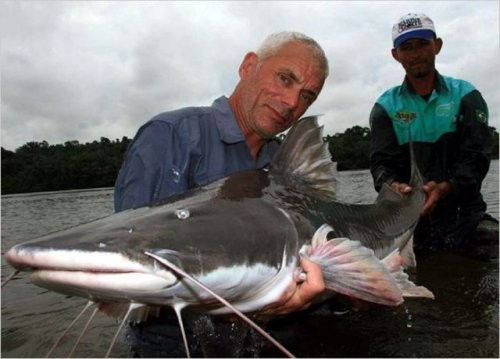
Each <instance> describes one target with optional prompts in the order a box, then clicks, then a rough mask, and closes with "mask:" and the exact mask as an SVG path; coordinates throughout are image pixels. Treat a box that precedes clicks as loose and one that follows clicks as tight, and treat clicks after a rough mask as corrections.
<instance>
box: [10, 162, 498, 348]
mask: <svg viewBox="0 0 500 359" xmlns="http://www.w3.org/2000/svg"><path fill="white" fill-rule="evenodd" d="M498 189H499V187H498V161H492V163H491V169H490V172H489V173H488V176H487V178H486V180H485V181H484V183H483V195H484V197H485V200H486V202H487V203H488V211H489V213H490V214H492V215H493V216H495V217H496V218H498V202H499V197H498ZM340 190H341V191H340V192H341V193H342V196H343V199H344V200H345V201H347V202H350V203H370V202H373V200H374V199H375V197H376V193H375V191H374V190H373V189H372V181H371V177H370V175H369V172H368V171H348V172H341V173H340ZM1 205H2V208H1V209H2V211H1V219H2V236H1V245H2V267H1V268H2V279H3V278H4V277H5V276H6V275H8V274H9V273H10V272H11V268H10V267H9V266H8V265H6V263H5V261H4V259H3V254H4V252H5V251H6V250H7V249H8V248H10V247H11V246H12V245H14V244H16V243H20V242H23V241H26V240H28V239H31V238H34V237H36V236H39V235H42V234H45V233H49V232H52V231H55V230H59V229H63V228H67V227H70V226H73V225H77V224H80V223H84V222H87V221H90V220H93V219H97V218H100V217H103V216H106V215H108V214H111V213H112V212H113V191H112V189H111V188H105V189H95V190H82V191H64V192H45V193H35V194H21V195H7V196H2V202H1ZM414 279H415V280H416V282H417V283H418V284H421V285H425V286H426V287H427V288H429V289H431V290H432V291H433V292H434V294H435V296H436V299H435V300H422V299H407V300H406V301H405V302H404V303H403V304H402V305H401V306H399V307H397V308H383V307H374V308H370V309H368V310H362V311H358V312H355V311H336V310H331V311H318V312H316V313H314V314H313V315H310V314H308V313H307V312H304V313H297V314H295V315H293V316H291V317H290V318H285V319H283V320H282V321H284V322H285V324H286V328H287V329H286V333H280V335H279V339H280V341H281V342H282V343H283V344H284V345H285V346H286V347H287V348H288V349H289V350H290V351H291V352H292V353H294V354H295V355H296V356H299V357H495V358H498V356H499V336H498V321H499V311H498V260H496V261H494V262H482V261H477V260H472V259H467V258H464V257H461V256H458V255H452V254H449V253H441V252H440V253H435V254H432V255H430V256H427V257H425V258H423V259H419V260H418V268H417V276H416V278H414ZM1 297H2V313H1V315H2V317H1V327H2V337H1V355H2V357H25V358H27V357H44V356H45V355H46V354H47V352H48V350H49V349H50V347H51V346H52V344H53V342H54V341H55V339H56V338H57V336H58V334H59V333H61V332H62V331H63V330H64V329H65V328H66V326H67V325H68V324H69V323H70V322H71V321H72V320H73V319H74V318H75V316H76V315H77V314H78V313H79V312H80V310H81V309H82V308H83V306H84V305H85V303H86V301H85V300H84V299H80V298H75V297H65V296H63V295H60V294H57V293H53V292H50V291H47V290H46V289H42V288H39V287H36V286H34V285H32V284H30V283H29V276H28V275H26V274H21V275H18V276H17V277H16V278H15V279H14V280H12V281H11V282H9V283H8V284H7V286H6V287H5V288H4V289H2V292H1ZM287 320H288V321H289V323H286V321H287ZM85 321H86V319H82V320H81V323H79V324H77V328H75V330H73V331H71V332H70V333H69V334H68V336H67V337H66V338H65V340H64V341H63V342H62V343H61V344H60V346H59V347H58V348H57V349H56V350H55V351H54V353H53V355H54V356H58V357H66V356H67V355H68V353H69V352H70V351H71V348H72V346H73V343H74V342H75V341H76V338H77V337H78V335H79V333H80V329H81V328H82V327H83V325H84V323H85ZM117 327H118V323H117V321H116V320H115V319H111V318H108V317H106V316H103V315H98V316H97V317H96V319H95V320H94V321H93V322H92V323H91V324H90V329H89V330H88V332H87V333H86V334H85V336H84V337H83V339H82V341H81V343H80V345H79V346H78V348H77V350H76V352H75V354H74V356H75V357H102V356H104V355H105V353H106V350H107V348H108V345H109V343H110V342H111V340H112V337H113V335H114V333H115V331H116V329H117ZM270 329H272V324H271V326H270ZM228 345H231V344H230V343H229V344H228ZM131 355H132V353H131V352H130V350H129V348H128V346H127V344H126V342H125V341H124V339H123V337H120V339H119V341H118V343H117V344H116V345H115V347H114V349H113V352H112V353H111V356H114V357H129V356H131ZM272 355H278V356H279V355H280V353H274V354H272Z"/></svg>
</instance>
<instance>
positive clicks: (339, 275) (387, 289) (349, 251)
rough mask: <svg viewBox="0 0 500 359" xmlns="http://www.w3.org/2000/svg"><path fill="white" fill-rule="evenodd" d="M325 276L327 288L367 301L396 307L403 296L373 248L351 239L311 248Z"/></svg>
mask: <svg viewBox="0 0 500 359" xmlns="http://www.w3.org/2000/svg"><path fill="white" fill-rule="evenodd" d="M309 258H310V259H311V260H312V261H314V262H316V263H317V264H318V265H319V266H320V267H321V271H322V273H323V280H324V282H325V287H326V288H327V289H329V290H332V291H334V292H337V293H341V294H344V295H347V296H350V297H354V298H358V299H362V300H364V301H367V302H372V303H377V304H383V305H389V306H396V305H399V304H401V303H402V302H403V293H402V291H401V290H400V289H399V286H398V284H397V282H396V280H395V278H394V277H393V276H392V275H391V273H390V271H389V270H388V269H387V268H386V266H385V265H384V263H383V262H382V261H381V260H379V259H378V258H377V257H376V256H375V254H374V252H373V251H372V250H371V249H368V248H366V247H364V246H363V245H362V244H361V243H360V242H358V241H352V240H350V239H348V238H334V239H330V240H329V241H327V242H324V243H322V244H317V245H316V246H314V247H312V248H310V249H309Z"/></svg>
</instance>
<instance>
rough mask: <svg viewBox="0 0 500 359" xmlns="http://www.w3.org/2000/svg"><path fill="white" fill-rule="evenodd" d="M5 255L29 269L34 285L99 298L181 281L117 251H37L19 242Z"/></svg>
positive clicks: (124, 295) (17, 265) (122, 298)
mask: <svg viewBox="0 0 500 359" xmlns="http://www.w3.org/2000/svg"><path fill="white" fill-rule="evenodd" d="M5 257H6V260H7V262H9V263H10V264H11V265H12V266H13V267H15V268H16V269H20V270H23V271H28V270H30V271H31V272H32V274H31V281H32V282H33V283H34V284H37V285H40V286H42V287H44V288H47V289H50V290H54V291H57V292H59V293H62V294H66V295H79V296H83V297H87V298H89V299H91V300H96V301H130V300H131V299H132V298H133V297H134V296H136V295H137V296H140V294H141V293H145V292H155V291H161V290H164V289H165V288H167V287H170V286H172V285H173V284H175V283H176V282H177V281H178V280H177V278H176V277H175V276H174V275H173V274H172V273H171V272H169V271H168V270H165V269H163V268H156V266H155V265H153V263H151V264H150V265H145V264H142V263H139V262H136V261H133V260H130V259H129V258H127V257H126V256H124V255H122V254H120V253H116V252H86V251H82V250H61V249H58V250H55V249H43V250H36V249H34V248H29V247H28V248H27V247H25V246H22V245H20V246H15V247H13V248H12V249H10V250H9V251H8V252H7V253H6V254H5ZM46 263H50V266H48V265H47V264H46Z"/></svg>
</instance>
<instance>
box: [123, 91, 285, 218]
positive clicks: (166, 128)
mask: <svg viewBox="0 0 500 359" xmlns="http://www.w3.org/2000/svg"><path fill="white" fill-rule="evenodd" d="M277 148H278V143H277V142H276V141H273V140H270V141H268V142H266V143H265V144H264V146H263V147H262V148H261V149H260V151H259V154H258V157H257V159H256V160H255V159H254V158H253V157H252V155H251V153H250V148H249V147H248V145H247V143H246V141H245V137H244V136H243V134H242V133H241V130H240V128H239V126H238V123H237V122H236V118H235V117H234V114H233V112H232V110H231V108H230V106H229V101H228V98H227V97H225V96H222V97H220V98H218V99H217V100H215V101H214V103H213V104H212V106H211V107H187V108H182V109H179V110H175V111H170V112H164V113H161V114H159V115H157V116H156V117H154V118H153V119H151V120H150V121H149V122H147V123H146V124H144V125H143V126H142V127H141V128H140V129H139V130H138V131H137V134H136V136H135V138H134V140H133V142H132V143H131V145H130V147H129V148H128V150H127V153H126V155H125V159H124V161H123V164H122V168H121V169H120V172H119V174H118V177H117V179H116V183H115V198H114V199H115V211H116V212H119V211H123V210H125V209H129V208H137V207H142V206H146V205H151V204H154V203H157V202H159V201H162V200H164V199H166V198H168V197H170V196H173V195H175V194H180V193H183V192H185V191H186V190H188V189H190V188H194V187H198V186H203V185H206V184H208V183H210V182H213V181H216V180H218V179H220V178H222V177H226V176H228V175H230V174H232V173H235V172H239V171H243V170H248V169H255V168H263V167H265V166H266V165H267V164H269V162H270V160H271V158H272V155H273V154H274V152H276V150H277Z"/></svg>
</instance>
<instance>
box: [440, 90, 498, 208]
mask: <svg viewBox="0 0 500 359" xmlns="http://www.w3.org/2000/svg"><path fill="white" fill-rule="evenodd" d="M457 121H458V123H457V143H458V148H457V157H456V158H457V160H456V164H455V166H454V168H453V169H452V173H451V174H450V177H451V179H450V182H451V183H452V186H453V188H454V190H455V191H456V194H457V195H458V196H459V197H462V198H463V197H468V196H471V197H475V196H477V194H478V193H479V192H480V190H481V183H482V181H483V179H484V177H485V176H486V174H487V173H488V169H489V165H490V155H491V133H490V130H489V128H488V107H487V105H486V102H485V101H484V99H483V97H482V96H481V94H480V93H479V91H477V90H474V91H472V92H470V93H469V94H467V95H466V96H464V97H463V98H462V101H461V104H460V109H459V115H458V119H457Z"/></svg>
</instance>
